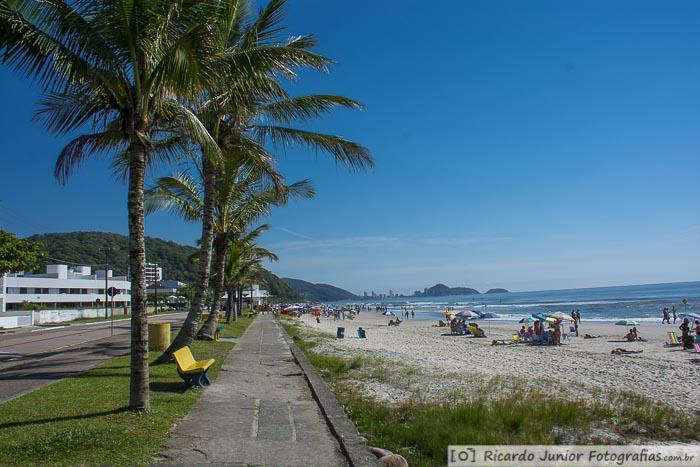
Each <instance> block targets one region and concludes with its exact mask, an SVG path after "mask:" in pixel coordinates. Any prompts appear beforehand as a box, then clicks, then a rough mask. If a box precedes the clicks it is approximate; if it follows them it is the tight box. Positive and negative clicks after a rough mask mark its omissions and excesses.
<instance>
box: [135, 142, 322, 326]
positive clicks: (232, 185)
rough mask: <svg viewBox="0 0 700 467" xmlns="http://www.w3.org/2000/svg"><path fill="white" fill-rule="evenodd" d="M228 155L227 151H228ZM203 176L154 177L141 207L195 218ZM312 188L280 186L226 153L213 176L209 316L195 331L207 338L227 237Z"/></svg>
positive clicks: (214, 319) (220, 287)
mask: <svg viewBox="0 0 700 467" xmlns="http://www.w3.org/2000/svg"><path fill="white" fill-rule="evenodd" d="M229 155H231V154H229ZM203 191H204V178H203V177H202V176H201V174H200V177H199V180H196V179H194V178H193V177H191V176H190V175H189V174H187V173H180V174H178V175H176V176H168V177H162V178H160V179H159V180H158V181H157V182H156V184H155V186H154V187H153V188H151V189H149V190H148V191H147V193H146V210H147V212H154V211H157V210H164V209H165V210H170V211H171V212H173V213H175V214H177V215H180V216H181V217H183V218H184V219H185V220H189V221H196V220H201V217H202V211H203V205H204V197H203ZM314 195H315V191H314V190H313V187H312V186H311V184H310V183H309V182H308V181H307V180H304V181H301V182H297V183H294V184H291V185H289V186H284V185H282V187H281V188H280V187H279V186H278V184H277V183H276V182H271V181H269V179H268V178H267V177H264V174H263V173H261V172H260V171H259V170H258V169H257V168H255V167H250V166H249V165H248V164H246V163H245V160H244V159H243V160H241V159H240V158H237V157H227V158H226V159H225V160H224V163H223V171H222V172H221V174H220V176H219V177H218V180H217V183H216V187H215V193H214V197H213V198H214V222H213V232H214V242H213V244H214V257H215V259H216V260H215V267H214V274H213V275H212V276H213V277H212V280H211V281H210V282H213V285H212V289H213V298H212V304H211V312H210V313H209V318H208V320H207V322H206V324H205V326H203V327H202V329H201V330H200V333H199V334H200V336H201V337H206V338H209V339H211V338H213V336H214V331H215V330H216V324H217V310H218V309H219V305H220V302H221V295H222V293H223V288H224V284H223V277H224V266H225V259H226V252H227V250H228V245H229V242H230V241H231V239H234V238H237V237H238V236H240V235H241V234H242V233H243V230H244V229H245V228H246V227H247V226H248V225H249V224H250V223H251V222H252V221H253V220H255V219H257V218H259V217H260V216H263V215H266V214H269V211H270V207H271V206H272V205H277V206H281V205H283V204H286V202H287V200H288V199H289V197H290V196H291V197H302V198H311V197H313V196H314Z"/></svg>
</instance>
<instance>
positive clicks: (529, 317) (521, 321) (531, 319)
mask: <svg viewBox="0 0 700 467" xmlns="http://www.w3.org/2000/svg"><path fill="white" fill-rule="evenodd" d="M535 321H538V319H537V318H534V317H532V316H526V317H525V318H523V319H521V320H520V321H518V323H523V324H526V323H534V322H535Z"/></svg>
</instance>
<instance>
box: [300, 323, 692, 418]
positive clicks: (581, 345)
mask: <svg viewBox="0 0 700 467" xmlns="http://www.w3.org/2000/svg"><path fill="white" fill-rule="evenodd" d="M299 321H300V322H302V323H304V325H305V326H307V327H308V328H310V329H313V330H315V331H320V332H323V333H327V334H332V335H333V336H335V333H336V328H337V327H338V326H342V327H344V328H345V336H346V338H345V339H325V340H323V342H321V344H320V346H319V347H317V348H315V351H320V352H330V353H336V354H342V355H345V356H371V357H378V358H381V359H384V360H386V361H388V362H396V363H397V364H400V365H402V366H404V367H405V366H408V367H413V368H415V369H417V370H419V371H418V372H417V373H419V374H422V375H423V377H418V378H415V377H414V378H413V381H412V382H411V390H410V391H405V390H400V389H397V388H392V387H390V386H388V385H386V384H382V383H372V382H371V381H365V382H364V384H363V382H358V384H360V385H362V388H361V390H363V391H367V392H369V393H371V395H373V396H375V397H379V398H384V399H388V400H392V399H393V400H397V401H398V400H401V399H402V398H407V397H411V394H414V395H415V394H416V393H418V394H420V395H421V397H424V398H427V399H436V398H439V395H440V394H446V393H449V391H450V390H460V389H462V388H464V387H465V384H466V385H467V387H468V382H469V381H470V380H479V379H481V380H482V381H483V380H489V379H491V378H494V377H497V378H499V380H501V381H504V382H505V383H506V384H505V385H504V386H507V385H508V384H510V382H515V381H520V382H522V381H524V382H525V383H526V384H528V385H529V386H531V387H542V386H547V385H549V384H554V385H555V386H556V387H559V388H561V391H562V393H561V396H562V397H573V398H584V399H585V398H596V397H598V398H600V397H601V395H602V397H604V398H607V397H608V395H609V394H613V393H615V392H617V391H625V392H630V393H633V394H638V395H641V396H645V397H647V398H651V399H653V400H655V401H658V402H661V403H665V404H670V405H671V406H673V407H675V408H677V409H680V410H683V411H686V412H697V413H700V411H699V408H700V399H698V397H699V396H700V378H699V377H698V375H699V373H698V369H700V354H699V353H696V352H695V351H689V350H686V351H683V350H680V349H679V348H677V347H676V348H669V347H665V346H664V343H665V341H666V340H667V332H668V331H676V332H677V334H679V331H678V325H675V326H674V325H661V324H656V323H654V324H647V323H645V324H643V325H642V326H638V327H637V329H638V330H639V334H640V336H642V337H643V338H645V339H646V342H624V341H622V340H621V336H623V335H624V334H625V332H626V328H625V327H624V326H616V325H614V324H613V323H607V322H594V321H585V320H584V321H583V322H582V323H581V325H580V327H579V334H580V336H583V335H584V334H586V333H587V334H591V335H601V336H602V337H601V338H598V339H584V338H583V337H575V336H574V337H572V338H571V340H570V341H567V342H565V343H564V344H563V345H560V346H530V345H501V346H493V345H491V342H492V340H493V339H507V340H512V338H511V334H512V333H513V332H514V331H516V330H517V329H519V328H520V326H521V325H520V324H518V323H515V322H504V321H494V320H481V321H479V326H480V327H482V328H483V329H484V330H485V331H486V334H487V336H488V337H487V338H485V339H475V338H473V337H465V336H451V335H449V328H438V327H434V326H433V325H434V324H435V322H433V321H426V320H408V321H404V322H403V323H402V324H401V325H400V326H399V327H393V326H392V327H389V326H387V323H388V321H389V320H388V318H387V317H385V316H381V315H380V314H379V313H377V312H374V311H369V312H368V311H365V312H362V313H361V314H360V315H359V316H357V317H356V318H355V319H353V320H344V321H343V320H339V321H334V320H333V319H332V318H321V323H320V324H319V323H316V321H315V318H314V317H312V316H304V317H303V318H300V319H299ZM360 326H361V327H362V328H364V329H365V330H366V332H367V338H366V339H359V338H357V337H356V336H357V334H356V331H357V328H358V327H360ZM566 327H567V328H568V325H567V326H566ZM446 334H447V335H446ZM616 347H621V348H624V349H629V350H643V352H642V353H640V354H635V355H611V353H610V351H611V350H612V349H614V348H616ZM516 384H520V383H516Z"/></svg>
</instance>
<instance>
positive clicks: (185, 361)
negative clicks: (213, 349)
mask: <svg viewBox="0 0 700 467" xmlns="http://www.w3.org/2000/svg"><path fill="white" fill-rule="evenodd" d="M173 358H175V363H177V373H178V374H179V375H180V378H182V380H183V381H184V382H185V384H186V385H188V386H197V387H200V388H201V387H204V386H208V385H209V384H211V383H210V382H209V378H207V370H209V367H210V366H212V365H213V364H214V359H213V358H210V359H208V360H195V359H194V355H192V351H191V350H190V348H189V347H187V346H185V347H183V348H181V349H178V350H176V351H175V352H173Z"/></svg>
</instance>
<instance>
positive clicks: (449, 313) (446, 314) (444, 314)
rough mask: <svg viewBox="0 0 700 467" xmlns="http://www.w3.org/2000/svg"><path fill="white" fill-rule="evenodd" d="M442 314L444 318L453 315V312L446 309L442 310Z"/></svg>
mask: <svg viewBox="0 0 700 467" xmlns="http://www.w3.org/2000/svg"><path fill="white" fill-rule="evenodd" d="M442 314H443V316H445V318H449V317H450V316H454V315H455V312H454V311H449V310H448V311H445V312H443V313H442Z"/></svg>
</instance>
